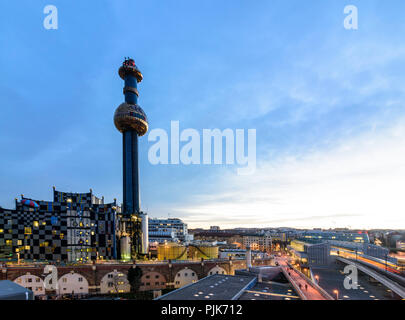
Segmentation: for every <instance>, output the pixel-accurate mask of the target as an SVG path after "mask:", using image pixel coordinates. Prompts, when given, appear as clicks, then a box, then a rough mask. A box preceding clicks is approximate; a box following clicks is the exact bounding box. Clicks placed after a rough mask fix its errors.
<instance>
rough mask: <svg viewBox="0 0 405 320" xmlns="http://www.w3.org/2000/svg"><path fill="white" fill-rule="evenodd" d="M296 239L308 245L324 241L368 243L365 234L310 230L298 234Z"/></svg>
mask: <svg viewBox="0 0 405 320" xmlns="http://www.w3.org/2000/svg"><path fill="white" fill-rule="evenodd" d="M296 239H298V240H301V241H304V242H308V243H321V242H324V241H326V240H332V241H333V240H334V241H346V242H357V243H370V238H369V236H368V234H367V233H366V232H362V231H358V232H349V231H342V232H334V231H323V230H311V231H302V232H299V233H298V234H297V236H296Z"/></svg>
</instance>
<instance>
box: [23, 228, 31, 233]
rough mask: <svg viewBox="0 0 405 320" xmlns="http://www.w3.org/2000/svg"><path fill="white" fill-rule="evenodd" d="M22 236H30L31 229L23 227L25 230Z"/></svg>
mask: <svg viewBox="0 0 405 320" xmlns="http://www.w3.org/2000/svg"><path fill="white" fill-rule="evenodd" d="M24 234H32V229H31V227H25V228H24Z"/></svg>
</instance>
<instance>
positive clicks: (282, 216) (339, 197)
mask: <svg viewBox="0 0 405 320" xmlns="http://www.w3.org/2000/svg"><path fill="white" fill-rule="evenodd" d="M404 159H405V119H401V120H398V121H397V123H396V124H395V125H393V126H392V127H390V128H388V129H381V130H377V131H370V132H368V133H365V134H362V135H360V136H357V137H355V138H352V139H350V140H343V141H336V143H335V145H334V146H333V147H331V148H329V149H325V150H318V151H315V152H310V153H308V154H302V155H296V154H292V155H288V154H286V155H283V156H280V157H278V158H276V159H272V158H267V159H264V160H263V161H261V163H260V167H259V169H258V170H257V172H256V173H255V174H254V175H253V176H248V177H240V176H235V175H234V173H228V174H226V175H224V176H223V177H222V179H219V181H217V182H216V184H217V185H218V186H219V188H221V189H222V190H220V191H219V192H218V193H215V190H211V192H210V193H207V194H206V195H200V196H198V197H194V198H192V199H191V200H192V202H193V204H192V205H190V204H189V205H186V206H182V205H181V204H179V208H178V209H177V210H176V211H177V213H179V214H180V215H184V216H187V221H189V222H190V224H191V225H192V226H197V225H206V226H207V225H210V224H213V223H217V224H218V223H220V224H222V225H223V226H229V227H231V226H232V227H236V226H280V225H284V226H292V227H331V226H344V227H348V226H350V227H357V228H368V227H396V228H403V227H405V221H404V219H403V214H404V211H405V200H404V197H403V194H402V192H403V190H405V162H404Z"/></svg>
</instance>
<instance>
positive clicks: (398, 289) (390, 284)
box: [336, 257, 405, 299]
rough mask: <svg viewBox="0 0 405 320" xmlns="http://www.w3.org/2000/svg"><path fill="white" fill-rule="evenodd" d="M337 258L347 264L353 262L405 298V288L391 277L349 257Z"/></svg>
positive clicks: (359, 268) (352, 263)
mask: <svg viewBox="0 0 405 320" xmlns="http://www.w3.org/2000/svg"><path fill="white" fill-rule="evenodd" d="M336 259H337V260H339V261H341V262H343V263H346V264H351V265H354V266H356V267H357V269H358V270H360V271H362V272H364V273H366V274H367V275H369V276H370V277H372V278H374V279H375V280H377V281H378V282H380V283H381V284H383V285H384V286H386V287H387V288H389V289H390V290H392V291H393V292H395V293H396V294H397V295H399V296H400V297H401V298H402V299H405V289H404V288H403V287H402V286H401V285H399V284H398V283H396V282H394V281H392V280H391V279H389V278H387V277H386V276H383V275H381V274H380V273H378V272H376V271H374V270H371V269H369V268H367V267H366V266H364V265H362V264H360V263H358V262H354V261H351V260H348V259H345V258H343V257H337V258H336Z"/></svg>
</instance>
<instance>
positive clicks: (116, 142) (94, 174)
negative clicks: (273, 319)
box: [0, 0, 405, 228]
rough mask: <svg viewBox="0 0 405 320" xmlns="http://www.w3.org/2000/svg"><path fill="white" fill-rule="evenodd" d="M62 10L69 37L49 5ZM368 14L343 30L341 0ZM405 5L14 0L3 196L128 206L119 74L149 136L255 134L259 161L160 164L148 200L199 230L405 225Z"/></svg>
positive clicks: (3, 54) (4, 38)
mask: <svg viewBox="0 0 405 320" xmlns="http://www.w3.org/2000/svg"><path fill="white" fill-rule="evenodd" d="M47 4H53V5H55V6H56V7H57V8H58V20H59V21H58V22H59V26H58V27H59V28H58V30H46V29H44V27H43V19H44V17H45V15H44V14H43V8H44V7H45V5H47ZM348 4H353V5H356V6H357V7H358V11H359V29H358V30H356V31H353V30H351V31H349V30H346V29H344V27H343V20H344V18H345V15H344V14H343V8H344V7H345V6H346V5H348ZM404 10H405V5H404V3H403V1H399V0H398V1H390V2H389V5H388V4H386V3H384V2H382V1H372V0H367V1H354V0H351V1H341V0H339V1H338V0H330V1H324V0H314V1H300V0H297V1H293V0H288V1H285V0H284V1H268V0H259V1H242V0H232V1H230V0H221V1H218V0H216V1H211V0H208V1H193V0H187V1H179V0H176V1H161V0H159V1H158V0H151V1H121V0H120V1H118V0H117V1H103V0H98V1H67V0H63V1H62V0H52V1H51V2H49V1H40V0H37V1H29V0H24V1H21V0H19V1H3V2H2V3H1V4H0V46H1V50H0V70H1V77H0V107H1V109H0V110H1V111H0V112H1V117H0V150H1V156H0V205H1V206H3V207H6V208H8V207H13V206H14V200H13V199H14V198H15V197H18V196H19V195H20V194H21V193H23V194H24V195H25V196H27V197H31V198H35V199H44V200H48V199H49V200H50V199H51V198H52V186H53V185H55V186H56V187H57V189H59V190H64V191H73V192H86V191H87V190H89V189H90V188H92V189H93V191H94V192H95V193H96V194H97V195H99V196H101V195H104V196H105V198H106V200H107V201H112V199H113V198H115V197H116V198H118V200H120V199H121V193H122V190H121V189H122V182H121V181H122V171H121V170H122V168H121V164H122V161H121V156H122V153H121V135H120V133H119V132H118V131H117V130H116V129H115V127H114V125H113V120H112V117H113V113H114V111H115V109H116V107H117V106H118V105H119V104H120V103H121V102H123V100H124V97H123V95H122V87H123V82H122V80H121V79H120V78H119V77H118V74H117V69H118V67H119V65H120V63H121V62H122V60H123V57H124V56H131V57H133V58H134V59H135V61H136V64H137V65H138V67H139V68H140V69H141V71H142V72H143V74H144V81H143V82H142V83H141V84H140V85H139V88H138V89H139V92H140V98H139V101H138V102H139V104H140V105H141V107H142V108H143V109H144V110H145V112H146V114H147V116H148V118H149V122H150V129H154V128H163V129H166V130H168V131H169V128H170V121H172V120H179V121H180V129H181V130H182V129H186V128H195V129H197V130H202V129H203V128H209V129H212V128H219V129H221V130H223V129H225V128H231V129H250V128H253V129H256V132H257V170H256V173H255V174H254V175H251V176H238V175H237V174H236V169H237V166H226V165H211V166H208V165H205V166H204V165H189V166H185V165H170V164H169V165H152V164H150V163H149V162H148V159H147V153H148V149H149V148H150V147H151V145H152V144H153V143H152V142H148V140H147V136H145V137H143V138H141V142H140V155H141V156H140V157H141V158H140V170H141V199H142V208H143V209H144V210H146V211H147V212H148V213H149V214H150V215H151V216H153V217H165V216H167V215H168V213H170V216H171V217H180V218H182V219H184V220H185V221H186V222H188V223H189V226H190V227H197V226H203V227H207V226H209V225H221V226H222V227H241V226H251V227H254V226H268V227H278V226H291V227H349V226H350V227H353V228H379V227H385V228H405V224H404V223H405V222H404V219H403V213H404V209H405V200H404V199H405V197H404V196H403V194H402V193H401V190H405V167H404V166H405V161H404V160H405V144H404V143H405V139H404V138H405V130H404V124H405V109H404V98H405V89H404V85H403V84H404V80H405V78H404V74H405V72H404V71H405V70H404V69H405V45H404V42H403V35H404V34H405V21H404V19H403V12H404Z"/></svg>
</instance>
